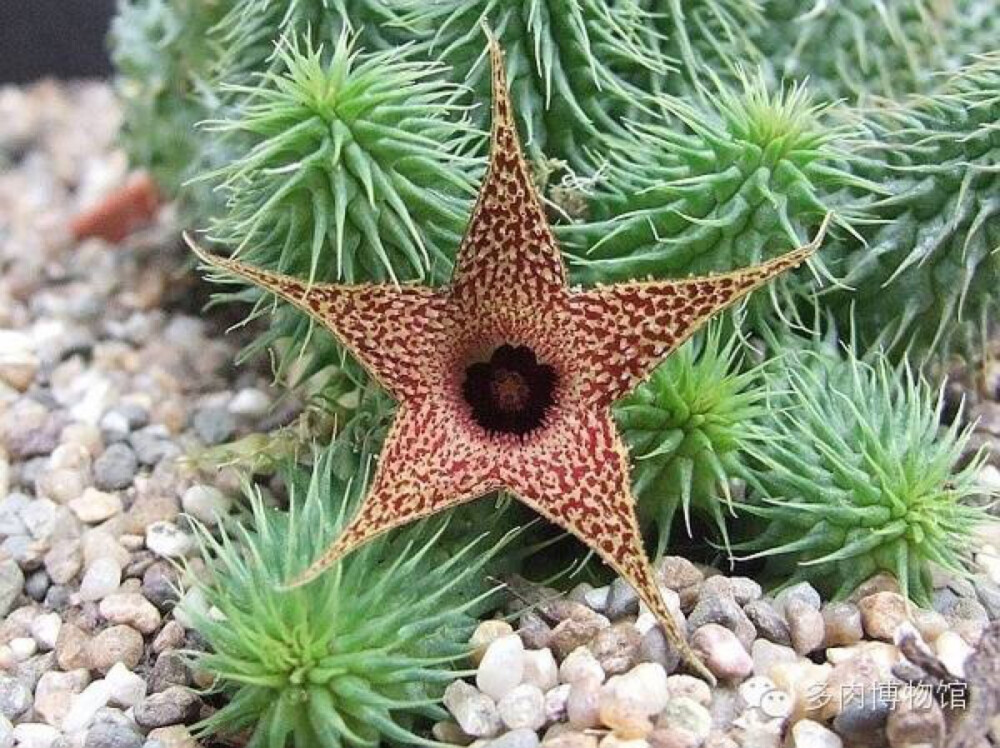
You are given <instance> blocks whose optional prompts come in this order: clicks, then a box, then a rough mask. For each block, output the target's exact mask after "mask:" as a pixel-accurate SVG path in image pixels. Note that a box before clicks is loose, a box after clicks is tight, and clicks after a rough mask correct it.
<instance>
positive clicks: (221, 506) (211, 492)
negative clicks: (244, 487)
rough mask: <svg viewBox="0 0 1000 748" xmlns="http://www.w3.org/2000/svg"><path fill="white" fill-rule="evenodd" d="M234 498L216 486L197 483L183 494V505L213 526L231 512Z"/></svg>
mask: <svg viewBox="0 0 1000 748" xmlns="http://www.w3.org/2000/svg"><path fill="white" fill-rule="evenodd" d="M232 503H233V501H232V499H230V498H229V497H228V496H226V494H224V493H222V491H220V490H219V489H218V488H216V487H215V486H208V485H205V484H202V483H196V484H195V485H193V486H191V487H190V488H189V489H188V490H187V491H185V492H184V495H183V496H181V506H182V507H183V508H184V511H185V512H187V513H188V514H190V515H191V516H192V517H194V518H195V519H196V520H198V521H199V522H202V523H203V524H205V525H207V526H209V527H213V526H215V525H217V524H218V523H219V520H220V519H223V518H225V516H226V515H227V514H229V510H230V508H231V507H232Z"/></svg>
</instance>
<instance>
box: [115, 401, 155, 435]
mask: <svg viewBox="0 0 1000 748" xmlns="http://www.w3.org/2000/svg"><path fill="white" fill-rule="evenodd" d="M114 412H116V413H119V414H120V415H121V416H123V417H124V418H125V421H126V422H127V423H128V427H129V428H130V429H131V430H133V431H134V430H136V429H141V428H143V427H145V426H146V425H148V424H149V411H148V410H146V409H145V408H144V407H142V406H141V405H139V404H138V403H120V404H119V405H116V406H115V409H114Z"/></svg>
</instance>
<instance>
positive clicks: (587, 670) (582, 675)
mask: <svg viewBox="0 0 1000 748" xmlns="http://www.w3.org/2000/svg"><path fill="white" fill-rule="evenodd" d="M604 678H605V675H604V669H603V668H602V667H601V663H599V662H598V661H597V658H596V657H594V653H593V652H591V651H590V650H589V649H587V648H586V647H577V648H576V649H574V650H573V651H572V652H570V653H569V654H568V655H567V656H566V659H564V660H563V661H562V664H561V665H560V666H559V680H561V681H562V682H563V683H575V682H577V681H580V680H593V681H596V682H597V683H603V682H604Z"/></svg>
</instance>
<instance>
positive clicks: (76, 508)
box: [69, 487, 122, 525]
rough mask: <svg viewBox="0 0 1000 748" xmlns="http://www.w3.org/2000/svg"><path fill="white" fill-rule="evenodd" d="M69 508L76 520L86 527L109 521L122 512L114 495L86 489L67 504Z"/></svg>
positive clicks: (119, 500) (116, 496)
mask: <svg viewBox="0 0 1000 748" xmlns="http://www.w3.org/2000/svg"><path fill="white" fill-rule="evenodd" d="M69 508H70V510H71V511H72V512H73V514H75V515H76V516H77V518H78V519H79V520H80V521H81V522H84V523H86V524H88V525H94V524H97V523H99V522H104V520H106V519H111V518H112V517H114V516H115V515H116V514H121V512H122V500H121V498H120V497H119V496H118V494H116V493H108V492H106V491H98V490H97V489H96V488H93V487H91V488H87V489H86V490H84V492H83V495H82V496H79V497H77V498H75V499H72V500H71V501H70V502H69Z"/></svg>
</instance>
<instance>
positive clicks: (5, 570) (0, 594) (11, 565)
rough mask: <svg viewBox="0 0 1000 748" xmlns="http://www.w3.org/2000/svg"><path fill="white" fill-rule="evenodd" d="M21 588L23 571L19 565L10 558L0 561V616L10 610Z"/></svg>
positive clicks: (22, 585)
mask: <svg viewBox="0 0 1000 748" xmlns="http://www.w3.org/2000/svg"><path fill="white" fill-rule="evenodd" d="M8 540H10V538H8ZM22 589H24V573H23V572H22V571H21V567H20V566H18V565H17V563H15V562H14V561H13V560H11V559H8V560H6V561H0V618H3V617H4V616H6V615H7V614H8V613H9V612H10V609H11V608H12V607H13V605H14V601H15V600H17V598H18V595H20V594H21V590H22Z"/></svg>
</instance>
